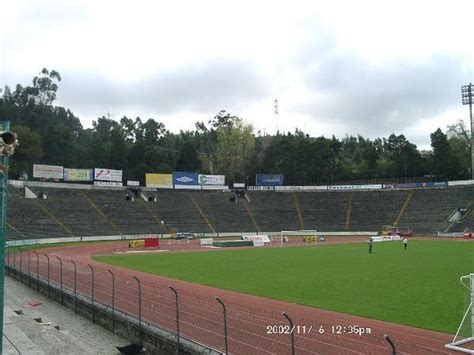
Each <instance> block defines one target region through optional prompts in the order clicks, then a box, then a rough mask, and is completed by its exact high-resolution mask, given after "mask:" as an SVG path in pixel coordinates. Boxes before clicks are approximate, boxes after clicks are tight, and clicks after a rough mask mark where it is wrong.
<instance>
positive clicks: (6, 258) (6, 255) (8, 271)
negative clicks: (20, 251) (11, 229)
mask: <svg viewBox="0 0 474 355" xmlns="http://www.w3.org/2000/svg"><path fill="white" fill-rule="evenodd" d="M5 262H6V266H7V267H6V268H5V269H6V270H7V273H8V274H9V275H10V247H9V246H8V244H6V245H5Z"/></svg>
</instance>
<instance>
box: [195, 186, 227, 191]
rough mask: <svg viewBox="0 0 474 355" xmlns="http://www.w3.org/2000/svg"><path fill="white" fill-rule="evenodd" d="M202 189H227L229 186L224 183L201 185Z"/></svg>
mask: <svg viewBox="0 0 474 355" xmlns="http://www.w3.org/2000/svg"><path fill="white" fill-rule="evenodd" d="M201 189H202V190H222V191H224V190H228V189H229V186H226V185H201Z"/></svg>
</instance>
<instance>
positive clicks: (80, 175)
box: [64, 168, 92, 181]
mask: <svg viewBox="0 0 474 355" xmlns="http://www.w3.org/2000/svg"><path fill="white" fill-rule="evenodd" d="M64 181H92V169H69V168H64Z"/></svg>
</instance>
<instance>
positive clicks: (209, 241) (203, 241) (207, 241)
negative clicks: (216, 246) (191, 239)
mask: <svg viewBox="0 0 474 355" xmlns="http://www.w3.org/2000/svg"><path fill="white" fill-rule="evenodd" d="M213 242H214V239H213V238H201V239H199V244H200V245H212V243H213Z"/></svg>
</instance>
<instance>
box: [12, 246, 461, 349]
mask: <svg viewBox="0 0 474 355" xmlns="http://www.w3.org/2000/svg"><path fill="white" fill-rule="evenodd" d="M356 240H357V239H356ZM344 241H347V238H344ZM126 245H127V243H126V242H111V243H98V244H87V245H79V246H70V247H64V246H62V247H52V248H47V249H40V250H39V252H40V258H39V274H40V275H42V276H46V275H47V258H46V257H45V256H44V255H42V254H47V255H49V257H50V279H51V280H52V281H54V282H56V283H58V284H59V280H60V264H59V259H58V258H57V257H58V256H59V257H60V258H61V259H62V260H63V285H64V286H65V287H68V288H70V289H73V280H74V276H73V275H74V269H73V265H72V263H71V260H74V261H75V262H76V264H77V266H78V267H77V290H78V293H80V294H83V295H91V293H92V278H91V270H90V268H89V267H88V266H87V264H90V265H92V267H93V268H94V271H95V291H94V297H95V299H96V300H97V301H99V302H101V303H103V304H107V305H110V304H111V300H112V278H111V275H110V274H109V272H108V271H107V269H110V270H112V271H113V272H114V274H115V277H116V280H115V307H116V309H119V310H121V311H122V312H125V313H128V314H132V315H135V316H137V315H138V287H137V282H136V281H135V280H134V279H133V276H136V277H138V278H139V279H140V281H141V283H142V318H143V319H144V320H146V321H147V322H149V323H152V324H156V325H159V326H160V327H164V328H167V329H169V330H170V331H172V332H175V330H176V308H175V307H176V306H175V296H174V293H172V292H171V290H170V289H169V286H170V285H171V286H173V287H174V288H175V289H176V290H177V291H178V294H179V308H180V309H179V312H180V332H181V334H182V335H183V336H185V337H187V338H190V339H193V340H195V341H197V342H199V343H202V344H205V345H207V346H210V347H212V348H215V349H218V350H221V351H223V350H224V326H223V313H222V307H221V306H220V304H219V303H218V302H217V301H216V300H215V297H216V296H218V297H219V298H220V299H222V301H223V302H224V303H225V305H226V308H227V320H228V341H229V343H228V347H229V353H231V354H291V335H290V334H269V333H268V330H269V329H268V326H273V325H276V326H279V325H282V326H284V325H287V324H288V321H287V320H286V319H285V318H284V317H283V315H282V312H286V313H287V314H288V315H289V316H290V317H291V318H292V320H293V322H294V324H295V325H297V326H300V328H299V332H298V330H297V329H295V332H294V334H295V344H296V353H297V354H390V353H391V349H390V347H389V345H388V343H387V342H386V341H385V340H384V334H388V335H390V336H391V337H392V338H393V339H394V340H395V345H396V347H397V351H398V353H400V354H449V353H452V352H450V351H449V350H447V349H445V348H444V345H445V344H447V343H448V342H450V341H451V340H452V336H451V335H448V334H443V333H439V332H434V331H429V330H424V329H418V328H413V327H408V326H403V325H399V324H393V323H388V322H383V321H377V320H373V319H366V318H362V317H356V316H351V315H347V314H342V313H337V312H333V311H327V310H322V309H317V308H312V307H306V306H300V305H296V304H291V303H287V302H281V301H276V300H271V299H267V298H263V297H257V296H251V295H246V294H241V293H237V292H232V291H226V290H221V289H218V288H213V287H208V286H201V285H197V284H193V283H190V282H185V281H180V280H175V279H170V278H167V277H162V276H157V275H152V274H147V273H143V272H138V271H134V270H129V269H124V268H121V267H116V266H110V265H105V264H101V263H98V262H96V261H94V260H92V259H91V255H92V254H110V253H111V252H113V251H114V250H118V249H124V248H125V247H126ZM162 248H165V249H169V250H172V251H180V250H192V249H199V248H200V247H199V245H198V244H197V242H196V241H193V242H191V243H189V244H188V243H187V242H185V241H182V242H181V243H180V244H172V245H166V244H165V245H163V246H162ZM207 250H208V249H207ZM19 260H20V257H19V255H17V256H16V266H17V267H19V262H20V261H19ZM9 262H10V264H11V263H13V258H12V257H11V255H10V258H9ZM22 268H23V269H24V270H27V269H28V261H27V254H26V253H23V255H22ZM30 270H31V272H32V274H36V272H37V270H36V256H35V254H33V253H31V254H30ZM337 325H340V326H342V327H344V326H346V327H348V326H350V325H358V326H360V327H363V328H364V329H365V328H370V329H371V334H364V335H356V334H333V332H332V331H331V330H332V326H337ZM303 326H304V327H305V328H303ZM310 328H311V329H310ZM321 329H322V330H324V333H321V332H320V330H321ZM276 330H277V333H278V332H279V331H280V330H282V331H284V332H285V333H286V330H287V329H285V328H281V327H280V328H277V329H276Z"/></svg>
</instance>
